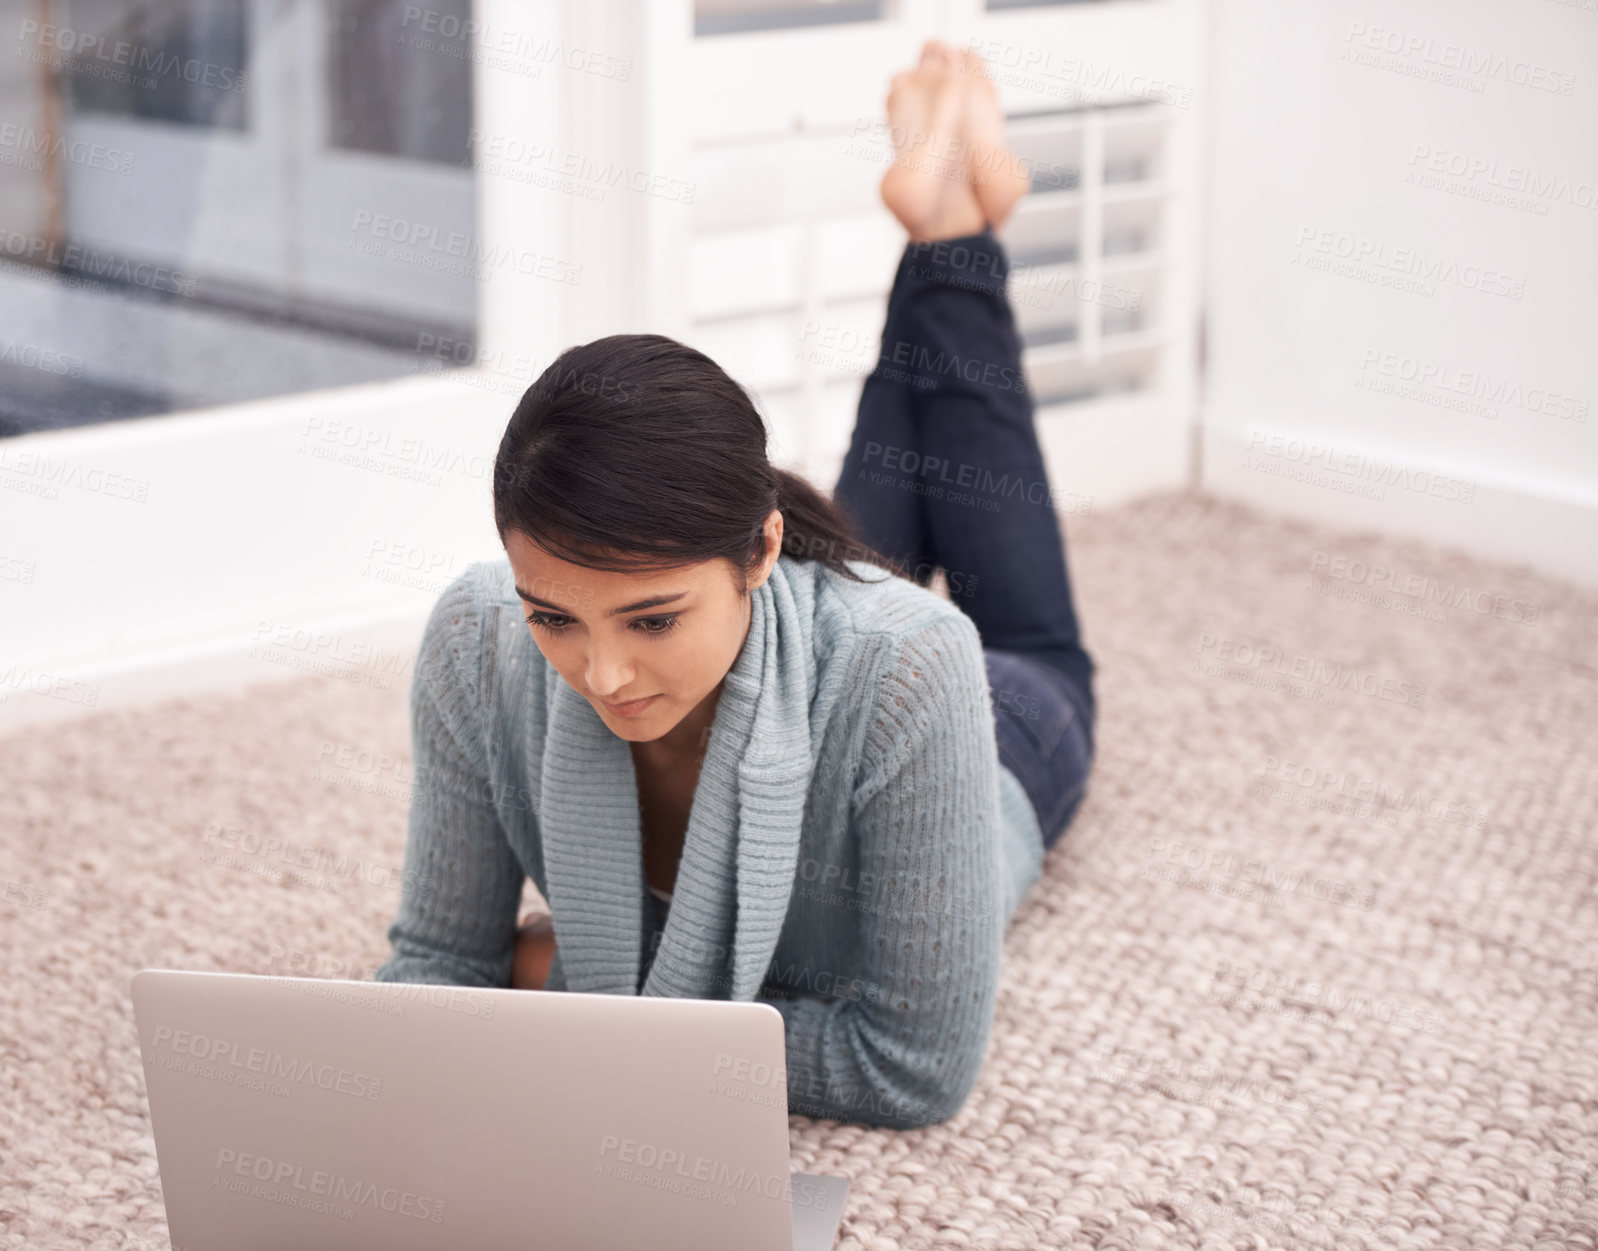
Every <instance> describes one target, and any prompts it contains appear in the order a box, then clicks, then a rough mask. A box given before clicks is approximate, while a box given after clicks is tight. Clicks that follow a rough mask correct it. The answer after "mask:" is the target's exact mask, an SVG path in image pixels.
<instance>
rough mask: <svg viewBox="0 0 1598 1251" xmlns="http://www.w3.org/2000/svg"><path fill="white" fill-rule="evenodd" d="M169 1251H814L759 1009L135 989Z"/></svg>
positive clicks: (409, 990) (816, 1194) (774, 1037)
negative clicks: (454, 1250) (452, 1250)
mask: <svg viewBox="0 0 1598 1251" xmlns="http://www.w3.org/2000/svg"><path fill="white" fill-rule="evenodd" d="M133 1008H134V1016H135V1019H136V1021H137V1024H138V1032H139V1050H140V1053H141V1054H142V1056H143V1060H144V1074H145V1085H146V1088H147V1089H148V1091H149V1097H150V1118H151V1121H152V1124H153V1126H154V1131H155V1147H156V1156H157V1159H158V1161H159V1164H160V1169H161V1189H162V1192H163V1194H164V1196H165V1201H166V1215H167V1224H168V1226H169V1227H170V1230H171V1236H172V1246H173V1248H174V1251H282V1249H283V1248H285V1247H294V1248H297V1249H304V1251H315V1249H317V1248H327V1249H329V1251H335V1249H336V1251H409V1249H411V1248H416V1249H418V1251H419V1249H421V1248H428V1249H429V1251H432V1249H434V1248H438V1247H444V1246H451V1247H469V1248H472V1251H494V1249H496V1248H507V1249H509V1248H516V1249H517V1251H526V1249H527V1248H533V1247H537V1248H548V1249H549V1251H563V1249H566V1248H570V1249H571V1251H578V1249H586V1248H593V1249H594V1251H632V1249H634V1248H636V1249H638V1251H645V1249H648V1251H664V1249H666V1248H676V1247H681V1248H692V1249H693V1251H722V1249H723V1248H725V1249H727V1251H732V1249H733V1248H737V1249H738V1251H827V1249H828V1248H830V1247H831V1246H832V1243H833V1239H834V1238H835V1237H836V1235H837V1232H838V1226H839V1222H840V1219H841V1217H842V1215H843V1204H844V1199H845V1197H846V1196H847V1194H848V1191H849V1182H848V1179H847V1178H842V1177H827V1176H820V1175H816V1174H804V1173H794V1174H790V1173H789V1158H788V1098H787V1084H786V1083H787V1078H786V1073H785V1071H784V1058H785V1049H784V1038H783V1021H782V1016H781V1014H780V1013H778V1012H777V1010H776V1009H775V1008H773V1007H772V1006H771V1005H770V1004H763V1003H742V1002H739V1003H734V1002H729V1001H724V1000H703V999H670V998H662V997H658V996H652V995H651V996H630V995H627V996H623V995H594V994H581V993H576V992H571V991H527V990H508V989H506V990H498V989H494V990H485V989H477V988H467V987H459V986H424V985H416V984H408V983H397V982H355V981H322V980H318V979H313V978H302V977H269V976H261V975H255V974H239V973H195V972H179V971H176V970H168V969H146V970H144V971H142V972H140V973H138V974H136V975H135V976H134V978H133Z"/></svg>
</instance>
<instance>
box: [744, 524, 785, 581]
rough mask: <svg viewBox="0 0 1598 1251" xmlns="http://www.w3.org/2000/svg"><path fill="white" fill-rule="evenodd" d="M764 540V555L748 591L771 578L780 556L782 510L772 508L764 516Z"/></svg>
mask: <svg viewBox="0 0 1598 1251" xmlns="http://www.w3.org/2000/svg"><path fill="white" fill-rule="evenodd" d="M763 533H764V535H765V539H766V554H765V557H764V558H763V559H762V560H761V562H760V567H759V568H758V569H756V570H755V576H754V577H753V578H751V579H750V580H749V587H748V589H749V590H751V591H752V590H754V589H755V588H756V587H758V586H764V585H765V581H766V579H767V578H769V577H770V576H771V571H772V569H773V568H774V567H775V566H776V563H777V557H778V556H780V555H781V554H782V509H780V508H773V509H772V510H771V511H770V512H769V513H767V514H766V523H765V526H764V527H763Z"/></svg>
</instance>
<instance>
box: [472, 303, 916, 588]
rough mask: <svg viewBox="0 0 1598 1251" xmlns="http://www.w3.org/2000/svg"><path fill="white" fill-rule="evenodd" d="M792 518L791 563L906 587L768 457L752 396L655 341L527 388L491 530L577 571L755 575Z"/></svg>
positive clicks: (711, 367) (505, 453)
mask: <svg viewBox="0 0 1598 1251" xmlns="http://www.w3.org/2000/svg"><path fill="white" fill-rule="evenodd" d="M774 508H775V509H778V510H780V511H781V513H782V522H783V538H782V551H783V554H785V555H787V556H789V557H790V558H792V559H795V560H814V561H819V562H821V563H822V564H824V565H825V566H826V567H827V568H829V569H831V570H833V571H835V572H836V573H839V574H841V575H842V576H844V577H846V578H850V579H852V580H854V581H857V582H858V581H866V579H863V578H861V577H860V576H859V575H858V574H857V573H855V572H854V571H853V570H852V569H850V568H849V567H848V563H847V562H849V561H853V560H858V561H863V562H865V563H867V564H873V565H878V566H880V567H882V568H884V569H887V570H888V571H890V572H891V573H894V574H897V575H899V576H901V577H905V576H907V575H905V573H904V571H903V570H902V569H900V568H899V567H898V565H897V564H896V563H895V562H893V561H892V560H890V559H889V558H888V557H886V556H884V555H882V554H881V553H880V552H878V551H876V550H875V549H873V548H872V547H870V546H869V545H868V544H867V543H865V542H864V541H863V540H862V539H861V538H860V537H859V535H858V533H857V531H856V529H855V527H854V524H853V522H852V521H851V520H850V519H849V518H848V517H847V516H846V515H845V513H844V512H843V511H842V510H841V509H840V508H839V507H838V506H837V505H836V504H835V503H833V502H832V501H831V500H830V499H828V498H827V497H826V496H825V495H823V494H822V493H821V492H820V491H818V490H817V489H816V488H815V487H814V486H812V485H811V484H810V483H808V482H806V481H805V480H804V479H803V478H801V477H799V475H797V474H795V473H791V472H789V471H788V470H786V469H779V468H778V467H776V466H775V465H773V464H772V463H771V461H770V460H769V458H768V457H767V454H766V425H765V421H764V420H763V419H762V418H761V416H760V413H759V411H758V410H757V409H756V408H755V405H754V402H753V401H752V400H751V399H750V397H749V394H748V392H747V391H745V390H744V388H743V387H742V386H740V385H739V384H738V383H737V382H735V381H734V380H733V379H732V378H730V377H729V376H728V375H727V374H726V373H725V371H723V370H722V368H721V367H720V366H719V365H717V364H716V363H715V362H714V361H713V360H711V359H710V358H709V357H708V356H706V355H705V354H704V353H703V352H700V351H698V350H696V349H694V348H691V347H688V346H686V345H685V344H682V343H679V342H677V341H676V340H675V339H670V338H667V337H666V336H664V335H656V334H622V335H609V336H607V337H605V338H602V339H595V340H594V341H593V342H592V343H585V344H582V345H581V346H578V347H573V348H568V349H567V350H566V351H564V352H562V353H561V354H560V356H558V357H557V358H556V359H555V361H554V362H553V363H552V364H551V365H550V366H549V368H548V369H546V370H545V371H544V372H543V373H542V374H541V375H540V376H539V377H538V379H537V380H536V381H535V382H534V383H533V384H532V385H531V386H530V387H528V388H527V390H526V392H525V393H524V394H523V395H522V398H521V401H520V402H519V403H518V404H517V406H516V411H515V412H514V413H512V414H511V419H510V422H509V424H508V425H507V426H506V428H505V434H504V437H503V438H502V439H501V440H500V445H499V453H498V455H497V456H496V457H495V461H494V524H495V526H496V528H497V529H498V531H499V537H500V541H501V542H503V541H504V540H505V538H506V536H507V535H508V534H509V533H510V532H511V531H512V530H516V531H519V532H521V533H522V534H525V535H526V536H527V537H528V538H529V539H531V540H532V541H533V542H535V543H537V544H538V545H540V546H541V547H543V548H545V549H546V550H548V551H550V552H553V553H554V554H555V555H557V556H560V557H561V558H563V559H566V560H570V561H572V562H573V563H574V564H580V565H585V566H588V567H590V568H595V569H609V570H630V569H645V568H663V567H667V566H671V565H679V564H694V563H697V562H700V561H704V560H712V559H716V558H722V559H725V560H728V561H730V562H731V563H732V564H733V565H734V567H735V568H737V569H738V570H739V572H740V574H746V573H747V572H748V571H750V570H752V569H753V568H754V567H755V566H756V565H758V564H759V563H760V560H761V559H762V557H763V556H764V555H765V537H764V526H765V521H766V518H767V517H768V516H769V515H770V514H771V510H772V509H774Z"/></svg>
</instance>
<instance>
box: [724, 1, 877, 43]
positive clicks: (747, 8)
mask: <svg viewBox="0 0 1598 1251" xmlns="http://www.w3.org/2000/svg"><path fill="white" fill-rule="evenodd" d="M885 8H886V6H885V5H884V3H883V0H695V3H694V34H695V35H733V34H740V33H742V32H744V31H752V30H786V29H789V28H792V27H795V26H832V25H837V24H839V23H842V22H876V21H881V20H882V18H883V17H884V16H885V12H884V11H885Z"/></svg>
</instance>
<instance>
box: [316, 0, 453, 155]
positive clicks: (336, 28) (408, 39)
mask: <svg viewBox="0 0 1598 1251" xmlns="http://www.w3.org/2000/svg"><path fill="white" fill-rule="evenodd" d="M471 7H472V6H471V0H429V3H428V14H429V18H430V20H429V23H428V28H427V30H426V31H423V30H422V29H421V28H420V26H419V25H418V24H416V23H407V22H406V20H405V18H406V14H405V5H404V4H403V3H399V2H398V0H333V3H332V4H331V6H330V8H331V12H330V14H329V18H330V27H331V30H330V38H329V40H328V45H329V53H330V56H329V60H330V64H329V67H328V68H329V77H330V82H329V84H328V86H329V93H330V95H331V98H332V116H331V117H330V118H329V123H330V125H329V130H330V134H329V136H328V141H329V143H330V144H331V145H332V146H333V147H336V148H344V149H347V150H350V151H355V152H377V153H381V154H383V155H385V156H403V157H409V158H410V159H411V160H416V161H435V162H438V163H440V164H444V165H466V164H468V163H469V162H470V160H471V151H470V147H469V145H468V142H467V131H468V121H469V119H470V117H471V106H472V68H471V57H472V48H471V40H470V38H469V36H467V35H466V34H463V33H462V32H464V31H466V30H467V29H468V26H467V19H468V18H469V17H470V16H471ZM434 15H436V17H435V16H434ZM445 31H450V32H454V33H453V35H449V34H445V33H443V32H445Z"/></svg>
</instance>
